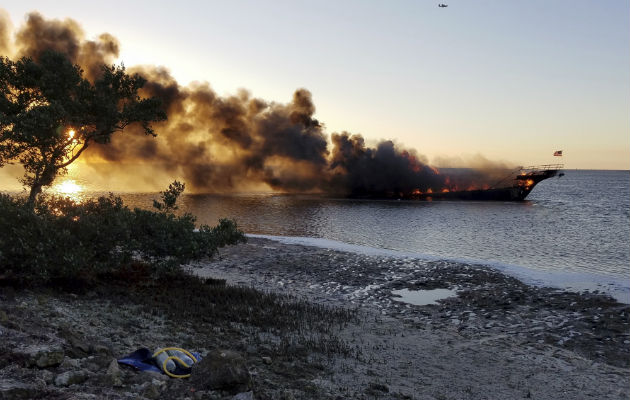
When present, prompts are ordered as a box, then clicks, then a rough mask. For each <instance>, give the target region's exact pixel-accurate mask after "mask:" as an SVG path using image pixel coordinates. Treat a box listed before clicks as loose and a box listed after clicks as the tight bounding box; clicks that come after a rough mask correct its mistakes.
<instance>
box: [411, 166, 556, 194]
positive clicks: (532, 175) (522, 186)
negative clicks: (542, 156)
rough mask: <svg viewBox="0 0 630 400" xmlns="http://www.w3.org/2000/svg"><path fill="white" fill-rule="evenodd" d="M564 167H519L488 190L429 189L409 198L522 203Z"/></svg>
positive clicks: (416, 192) (417, 192) (415, 192)
mask: <svg viewBox="0 0 630 400" xmlns="http://www.w3.org/2000/svg"><path fill="white" fill-rule="evenodd" d="M563 167H564V165H563V164H545V165H538V166H530V167H519V168H518V169H517V170H516V171H514V172H513V173H511V174H509V175H508V177H506V178H504V179H502V180H500V181H499V182H497V183H496V184H495V185H493V186H490V187H487V188H483V189H469V190H454V191H450V190H447V189H445V190H443V191H440V192H432V191H431V190H430V189H429V190H428V191H427V192H420V191H414V192H413V193H412V194H411V195H410V196H409V198H411V199H415V200H494V201H522V200H525V198H526V197H527V195H528V194H529V193H530V192H531V191H532V189H534V187H535V186H536V185H537V184H538V183H539V182H540V181H543V180H545V179H547V178H551V177H553V176H556V175H558V173H559V172H560V170H561V169H562V168H563ZM562 175H563V174H560V175H559V176H562Z"/></svg>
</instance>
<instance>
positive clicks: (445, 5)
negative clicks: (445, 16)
mask: <svg viewBox="0 0 630 400" xmlns="http://www.w3.org/2000/svg"><path fill="white" fill-rule="evenodd" d="M438 7H440V8H446V7H448V4H443V3H440V4H438Z"/></svg>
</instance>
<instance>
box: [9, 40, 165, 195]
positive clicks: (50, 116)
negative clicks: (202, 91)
mask: <svg viewBox="0 0 630 400" xmlns="http://www.w3.org/2000/svg"><path fill="white" fill-rule="evenodd" d="M145 82H146V81H145V80H144V79H143V78H142V77H140V76H139V75H137V74H135V75H131V76H130V75H128V74H127V73H126V72H125V67H124V66H122V65H121V66H115V65H112V66H106V65H103V66H102V74H101V77H100V78H97V79H96V80H95V81H94V82H93V83H92V82H89V81H88V80H87V79H85V78H83V70H82V69H81V68H80V67H79V66H78V65H73V64H72V63H71V62H70V61H69V60H68V58H67V57H66V56H64V55H63V54H60V53H56V52H53V51H46V52H44V53H42V55H41V56H40V57H39V59H38V60H37V61H34V60H33V59H31V58H27V57H23V58H21V59H19V60H18V61H15V62H14V61H11V60H9V59H8V58H0V167H2V166H4V165H5V164H12V163H20V164H22V166H23V167H24V170H25V173H24V177H23V178H22V179H21V181H22V183H23V184H24V185H26V186H28V187H30V194H29V198H28V202H29V204H31V205H33V204H34V202H35V199H36V198H37V195H38V194H39V193H41V191H42V188H43V187H46V186H50V185H51V184H52V183H53V181H54V180H55V178H56V177H57V176H58V175H61V174H64V173H66V172H67V167H68V165H70V164H71V163H73V162H74V161H75V160H76V159H77V158H79V156H80V155H81V153H83V152H84V151H85V149H87V148H88V146H89V145H90V144H91V143H93V142H96V143H108V142H109V141H110V140H111V136H112V134H114V133H115V132H118V131H122V130H123V129H125V128H126V127H127V126H129V125H130V124H134V123H137V124H140V125H141V127H142V128H143V130H144V133H145V134H147V135H152V136H155V133H154V131H153V129H152V128H151V123H152V122H158V121H162V120H165V119H166V114H165V113H164V111H162V110H161V108H160V107H161V102H160V100H159V99H157V98H144V99H141V98H140V97H139V95H138V90H139V89H140V88H142V86H143V85H144V83H145Z"/></svg>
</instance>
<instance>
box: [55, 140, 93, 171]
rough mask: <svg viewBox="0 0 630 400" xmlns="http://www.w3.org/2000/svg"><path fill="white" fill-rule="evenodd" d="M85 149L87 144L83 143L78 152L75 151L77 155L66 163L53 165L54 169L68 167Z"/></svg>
mask: <svg viewBox="0 0 630 400" xmlns="http://www.w3.org/2000/svg"><path fill="white" fill-rule="evenodd" d="M87 147H88V142H87V141H86V142H85V143H83V146H82V147H81V148H80V149H79V151H77V154H75V155H73V156H72V158H70V159H69V160H68V161H66V162H64V163H62V164H59V165H55V168H57V169H61V168H65V167H67V166H68V165H70V164H72V163H73V162H74V160H76V159H77V158H79V156H80V155H81V153H83V150H85V149H87Z"/></svg>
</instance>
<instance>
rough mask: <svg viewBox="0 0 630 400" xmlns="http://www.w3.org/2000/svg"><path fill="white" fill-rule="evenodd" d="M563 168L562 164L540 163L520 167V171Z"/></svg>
mask: <svg viewBox="0 0 630 400" xmlns="http://www.w3.org/2000/svg"><path fill="white" fill-rule="evenodd" d="M562 168H564V164H542V165H530V166H528V167H520V170H521V171H530V172H531V171H551V170H559V169H562Z"/></svg>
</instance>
